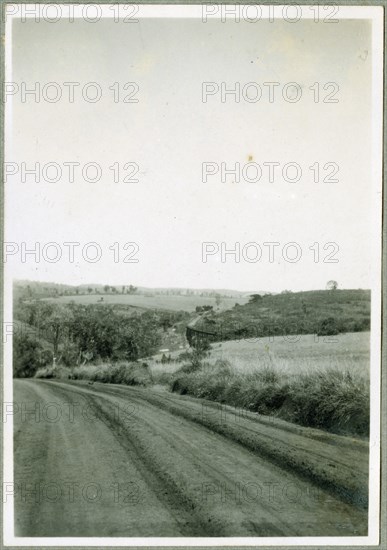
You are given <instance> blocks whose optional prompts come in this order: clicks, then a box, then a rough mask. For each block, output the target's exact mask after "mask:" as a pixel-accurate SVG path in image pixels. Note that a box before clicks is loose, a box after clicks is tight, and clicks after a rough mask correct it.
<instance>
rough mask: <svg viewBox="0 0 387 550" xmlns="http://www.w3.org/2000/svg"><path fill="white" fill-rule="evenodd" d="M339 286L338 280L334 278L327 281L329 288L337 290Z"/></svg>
mask: <svg viewBox="0 0 387 550" xmlns="http://www.w3.org/2000/svg"><path fill="white" fill-rule="evenodd" d="M338 286H339V285H338V284H337V281H333V280H332V281H328V282H327V290H336V289H337V287H338Z"/></svg>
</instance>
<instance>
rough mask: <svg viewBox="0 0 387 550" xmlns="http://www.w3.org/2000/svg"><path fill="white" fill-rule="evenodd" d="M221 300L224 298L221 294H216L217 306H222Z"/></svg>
mask: <svg viewBox="0 0 387 550" xmlns="http://www.w3.org/2000/svg"><path fill="white" fill-rule="evenodd" d="M221 301H222V298H221V296H220V294H216V295H215V303H216V306H217V307H219V306H220V304H221Z"/></svg>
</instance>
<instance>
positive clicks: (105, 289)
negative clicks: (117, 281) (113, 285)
mask: <svg viewBox="0 0 387 550" xmlns="http://www.w3.org/2000/svg"><path fill="white" fill-rule="evenodd" d="M103 289H104V291H105V294H107V293H108V292H109V289H110V286H109V285H104V287H103Z"/></svg>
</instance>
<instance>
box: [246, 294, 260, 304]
mask: <svg viewBox="0 0 387 550" xmlns="http://www.w3.org/2000/svg"><path fill="white" fill-rule="evenodd" d="M260 300H262V296H261V295H260V294H250V300H249V303H250V304H255V303H256V302H259V301H260Z"/></svg>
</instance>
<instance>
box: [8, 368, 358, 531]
mask: <svg viewBox="0 0 387 550" xmlns="http://www.w3.org/2000/svg"><path fill="white" fill-rule="evenodd" d="M14 402H15V403H16V409H15V411H16V412H15V415H14V453H15V454H14V465H15V466H14V476H15V487H16V489H15V534H16V536H50V537H55V536H56V537H61V536H73V537H75V536H78V537H82V536H85V537H86V536H87V537H90V536H101V537H102V536H104V537H109V536H111V537H124V536H125V537H149V536H154V537H158V536H159V537H188V536H191V537H200V536H201V537H216V536H218V537H233V536H234V537H236V536H244V537H259V536H261V537H269V536H279V537H281V536H351V535H353V536H356V535H366V534H367V487H368V446H367V444H366V443H365V442H363V441H359V440H355V439H352V438H346V437H339V436H335V435H332V434H326V433H324V432H320V431H318V430H309V429H306V428H301V427H299V426H293V425H291V424H288V423H286V422H283V421H273V420H270V419H267V418H266V419H265V418H262V417H259V418H257V417H256V416H254V414H253V413H244V414H237V413H236V412H235V411H233V410H232V409H231V408H227V407H225V408H223V409H222V410H220V408H219V406H217V405H215V404H210V403H208V402H202V401H201V400H198V399H193V398H190V397H187V396H179V395H175V394H171V393H168V392H167V391H165V390H161V389H160V390H157V389H152V390H150V389H142V388H133V387H126V386H117V385H107V384H98V383H95V384H92V385H90V384H87V383H83V382H59V381H52V380H33V379H24V380H21V379H20V380H15V382H14Z"/></svg>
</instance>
